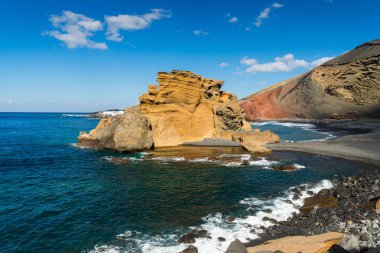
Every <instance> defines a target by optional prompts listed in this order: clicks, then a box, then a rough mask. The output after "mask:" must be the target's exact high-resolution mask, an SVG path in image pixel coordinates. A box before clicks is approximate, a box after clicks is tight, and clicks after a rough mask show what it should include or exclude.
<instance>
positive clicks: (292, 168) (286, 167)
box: [272, 164, 297, 171]
mask: <svg viewBox="0 0 380 253" xmlns="http://www.w3.org/2000/svg"><path fill="white" fill-rule="evenodd" d="M272 168H273V169H275V170H281V171H295V170H297V167H295V166H293V165H288V164H283V165H275V166H272Z"/></svg>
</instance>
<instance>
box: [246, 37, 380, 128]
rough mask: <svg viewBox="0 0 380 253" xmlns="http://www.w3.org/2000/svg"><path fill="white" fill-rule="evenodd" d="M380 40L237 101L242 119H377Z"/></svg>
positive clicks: (378, 115) (379, 98)
mask: <svg viewBox="0 0 380 253" xmlns="http://www.w3.org/2000/svg"><path fill="white" fill-rule="evenodd" d="M379 103H380V39H377V40H373V41H371V42H367V43H364V44H362V45H360V46H358V47H356V48H355V49H353V50H351V51H349V52H347V53H345V54H343V55H341V56H339V57H336V58H334V59H332V60H330V61H328V62H326V63H324V64H322V65H321V66H318V67H316V68H314V69H313V70H311V71H309V72H307V73H304V74H302V75H299V76H296V77H294V78H291V79H288V80H285V81H283V82H280V83H277V84H275V85H273V86H271V87H268V88H266V89H264V90H262V91H259V92H257V93H255V94H253V95H250V96H248V97H246V98H244V99H242V100H240V101H239V105H240V107H241V108H242V109H243V110H244V111H245V114H246V119H247V120H249V121H254V120H271V119H326V118H335V119H343V118H360V117H368V118H380V104H379Z"/></svg>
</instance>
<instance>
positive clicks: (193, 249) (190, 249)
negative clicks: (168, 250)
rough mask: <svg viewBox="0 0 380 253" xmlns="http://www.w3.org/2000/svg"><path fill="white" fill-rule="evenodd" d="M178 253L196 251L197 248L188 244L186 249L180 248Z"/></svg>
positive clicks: (195, 252) (194, 252) (193, 252)
mask: <svg viewBox="0 0 380 253" xmlns="http://www.w3.org/2000/svg"><path fill="white" fill-rule="evenodd" d="M180 253H198V249H197V247H194V246H193V245H190V246H189V247H187V248H186V249H184V250H182V251H181V252H180Z"/></svg>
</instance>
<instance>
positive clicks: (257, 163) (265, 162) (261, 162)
mask: <svg viewBox="0 0 380 253" xmlns="http://www.w3.org/2000/svg"><path fill="white" fill-rule="evenodd" d="M249 164H250V165H255V166H261V167H267V166H270V165H275V164H278V162H277V161H269V160H267V159H266V158H264V157H260V160H256V161H250V162H249Z"/></svg>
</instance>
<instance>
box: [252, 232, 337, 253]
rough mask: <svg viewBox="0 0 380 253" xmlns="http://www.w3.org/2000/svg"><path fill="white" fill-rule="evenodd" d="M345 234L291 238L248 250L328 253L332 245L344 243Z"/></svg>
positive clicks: (333, 233)
mask: <svg viewBox="0 0 380 253" xmlns="http://www.w3.org/2000/svg"><path fill="white" fill-rule="evenodd" d="M343 236H344V234H342V233H337V232H328V233H324V234H320V235H314V236H290V237H284V238H280V239H276V240H271V241H268V242H265V243H263V244H261V245H258V246H255V247H250V248H248V249H247V250H248V253H255V252H258V251H264V250H269V251H276V250H280V251H282V252H284V253H298V252H302V253H327V252H328V250H329V249H330V248H331V246H332V245H334V244H337V243H339V242H341V241H342V239H343Z"/></svg>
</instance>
